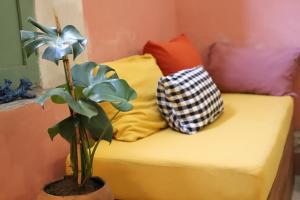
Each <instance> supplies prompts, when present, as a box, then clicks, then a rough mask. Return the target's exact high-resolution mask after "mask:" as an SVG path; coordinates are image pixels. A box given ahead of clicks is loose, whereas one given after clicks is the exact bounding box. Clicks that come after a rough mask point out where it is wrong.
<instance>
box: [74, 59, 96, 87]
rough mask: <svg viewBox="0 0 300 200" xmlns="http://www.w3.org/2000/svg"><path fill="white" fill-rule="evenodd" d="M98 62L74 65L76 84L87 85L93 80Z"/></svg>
mask: <svg viewBox="0 0 300 200" xmlns="http://www.w3.org/2000/svg"><path fill="white" fill-rule="evenodd" d="M96 66H97V64H96V63H95V62H85V63H82V64H75V65H74V66H73V67H72V77H73V83H74V85H75V86H81V87H87V86H89V85H90V83H91V82H92V81H93V79H94V76H93V70H94V69H95V67H96Z"/></svg>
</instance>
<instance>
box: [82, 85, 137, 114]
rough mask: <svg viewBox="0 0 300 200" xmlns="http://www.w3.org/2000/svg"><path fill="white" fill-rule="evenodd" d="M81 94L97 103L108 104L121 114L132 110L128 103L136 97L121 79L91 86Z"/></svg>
mask: <svg viewBox="0 0 300 200" xmlns="http://www.w3.org/2000/svg"><path fill="white" fill-rule="evenodd" d="M83 94H84V95H85V96H86V97H87V98H89V99H91V100H92V101H95V102H98V103H100V102H103V101H106V102H110V103H111V104H112V105H113V106H114V107H115V108H117V109H118V110H120V111H123V112H127V111H129V110H131V109H132V108H133V106H132V105H131V104H130V103H129V102H128V101H129V100H132V99H135V98H136V97H137V94H136V92H135V91H134V90H133V89H132V88H131V87H130V86H129V85H128V83H127V82H126V81H125V80H122V79H111V80H107V81H106V82H101V83H98V84H94V85H91V86H90V87H87V88H85V89H84V90H83Z"/></svg>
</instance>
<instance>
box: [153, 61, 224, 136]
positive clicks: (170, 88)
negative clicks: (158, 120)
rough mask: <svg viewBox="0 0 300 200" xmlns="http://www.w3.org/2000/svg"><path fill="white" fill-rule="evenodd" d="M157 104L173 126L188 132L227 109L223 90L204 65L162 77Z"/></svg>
mask: <svg viewBox="0 0 300 200" xmlns="http://www.w3.org/2000/svg"><path fill="white" fill-rule="evenodd" d="M157 104H158V108H159V111H160V112H161V114H162V116H163V117H164V118H165V119H166V121H167V122H168V124H169V126H170V127H172V128H173V129H175V130H177V131H180V132H182V133H186V134H194V133H196V132H197V131H199V130H200V129H201V128H202V127H204V126H205V125H207V124H209V123H211V122H213V121H214V120H215V119H216V118H217V117H219V116H220V115H221V114H222V112H223V110H224V107H223V100H222V97H221V92H220V90H219V89H218V88H217V86H216V84H215V83H214V82H213V80H212V78H211V77H210V76H209V74H208V73H207V71H206V70H205V69H204V68H203V67H202V66H201V65H200V66H197V67H194V68H192V69H187V70H182V71H179V72H177V73H174V74H172V75H169V76H164V77H161V78H160V80H159V81H158V88H157Z"/></svg>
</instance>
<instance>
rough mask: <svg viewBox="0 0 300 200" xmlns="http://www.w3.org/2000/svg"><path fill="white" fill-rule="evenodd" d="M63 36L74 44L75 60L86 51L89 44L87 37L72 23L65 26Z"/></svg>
mask: <svg viewBox="0 0 300 200" xmlns="http://www.w3.org/2000/svg"><path fill="white" fill-rule="evenodd" d="M61 37H62V39H63V40H64V41H68V42H69V44H71V45H72V49H73V59H74V60H75V59H76V58H77V56H79V55H80V54H81V53H82V52H83V51H84V49H85V47H86V45H87V39H86V38H85V37H83V36H82V35H81V34H80V32H79V31H78V30H77V29H76V28H75V27H74V26H72V25H67V26H65V27H64V28H63V30H62V32H61Z"/></svg>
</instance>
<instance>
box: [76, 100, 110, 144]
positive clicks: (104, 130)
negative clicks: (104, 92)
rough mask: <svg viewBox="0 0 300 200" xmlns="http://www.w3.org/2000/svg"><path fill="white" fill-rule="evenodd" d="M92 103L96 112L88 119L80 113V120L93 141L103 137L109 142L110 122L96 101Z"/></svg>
mask: <svg viewBox="0 0 300 200" xmlns="http://www.w3.org/2000/svg"><path fill="white" fill-rule="evenodd" d="M93 104H94V105H95V106H96V108H97V111H98V114H97V115H96V116H94V117H92V118H90V119H88V118H87V117H85V116H82V115H81V116H80V120H81V122H82V124H83V125H84V127H85V128H86V129H87V130H88V131H89V133H90V134H91V136H92V137H93V139H94V140H95V141H98V140H101V139H104V140H106V141H108V142H111V141H112V138H113V127H112V124H111V122H110V120H109V119H108V117H107V115H106V114H105V112H104V110H103V109H102V108H101V107H100V106H98V105H97V104H96V103H93Z"/></svg>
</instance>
